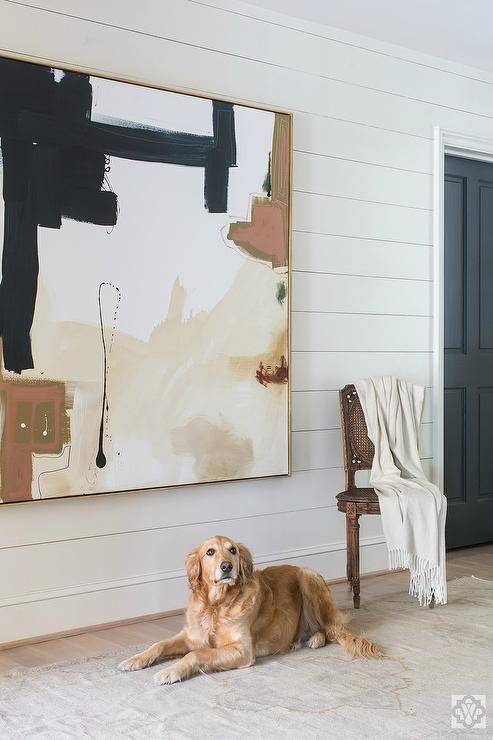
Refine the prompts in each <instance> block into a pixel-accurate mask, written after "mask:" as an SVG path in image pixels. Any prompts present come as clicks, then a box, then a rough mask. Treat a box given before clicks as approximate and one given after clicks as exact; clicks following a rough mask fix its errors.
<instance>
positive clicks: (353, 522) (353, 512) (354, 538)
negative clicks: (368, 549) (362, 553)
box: [346, 503, 360, 609]
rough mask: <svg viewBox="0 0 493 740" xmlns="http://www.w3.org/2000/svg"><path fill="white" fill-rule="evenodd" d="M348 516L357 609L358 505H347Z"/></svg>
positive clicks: (349, 547)
mask: <svg viewBox="0 0 493 740" xmlns="http://www.w3.org/2000/svg"><path fill="white" fill-rule="evenodd" d="M346 515H347V520H348V534H349V538H348V549H349V552H350V556H351V582H352V586H353V604H354V608H355V609H359V605H360V596H359V591H360V584H359V521H358V520H359V517H360V515H359V514H358V513H357V509H356V504H353V503H350V504H348V505H347V509H346Z"/></svg>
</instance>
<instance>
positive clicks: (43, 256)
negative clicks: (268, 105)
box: [0, 57, 292, 503]
mask: <svg viewBox="0 0 493 740" xmlns="http://www.w3.org/2000/svg"><path fill="white" fill-rule="evenodd" d="M0 143H1V159H0V179H1V181H2V191H3V198H2V199H1V203H0V233H1V235H2V236H1V237H0V240H1V241H0V243H1V247H2V276H1V283H0V335H1V342H2V346H1V355H2V369H1V371H2V377H1V379H0V424H1V451H0V498H1V501H2V503H11V502H19V501H29V500H40V499H50V498H55V497H66V496H80V495H85V494H95V493H111V492H120V491H132V490H142V489H151V488H162V487H166V486H182V485H189V484H196V483H205V482H212V481H224V480H239V479H245V478H257V477H264V476H274V475H287V474H289V472H290V434H289V432H290V422H289V374H290V367H289V364H290V363H289V356H290V355H289V301H290V285H289V256H290V248H289V245H290V206H291V202H290V200H291V156H292V154H291V148H292V147H291V116H290V114H287V113H284V112H279V111H277V112H276V111H272V110H264V109H261V108H257V107H253V106H249V105H244V104H238V103H235V102H228V101H225V100H216V99H211V98H208V97H205V96H196V95H190V94H186V93H183V92H179V91H173V90H167V89H161V88H156V87H149V86H146V85H141V84H136V83H133V82H127V81H124V80H114V79H109V78H106V77H103V76H94V75H93V74H91V73H89V72H88V71H87V70H79V69H65V70H62V69H56V68H53V67H50V66H47V65H45V64H39V63H36V62H35V61H32V60H29V61H27V60H20V59H12V58H7V57H0Z"/></svg>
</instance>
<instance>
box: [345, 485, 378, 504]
mask: <svg viewBox="0 0 493 740" xmlns="http://www.w3.org/2000/svg"><path fill="white" fill-rule="evenodd" d="M336 499H337V500H338V501H353V502H354V503H358V502H359V501H361V502H362V503H372V504H374V503H377V504H378V496H377V494H376V493H375V490H374V489H373V488H351V489H350V490H349V491H343V492H342V493H338V494H337V496H336Z"/></svg>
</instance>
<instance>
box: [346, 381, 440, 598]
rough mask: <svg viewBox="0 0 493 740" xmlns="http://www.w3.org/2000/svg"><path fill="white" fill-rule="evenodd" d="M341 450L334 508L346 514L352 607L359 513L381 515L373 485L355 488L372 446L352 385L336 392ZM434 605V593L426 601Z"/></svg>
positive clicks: (368, 464)
mask: <svg viewBox="0 0 493 740" xmlns="http://www.w3.org/2000/svg"><path fill="white" fill-rule="evenodd" d="M339 403H340V410H341V431H342V449H343V456H344V476H345V485H346V490H345V491H343V492H342V493H339V494H338V495H337V496H336V499H337V508H338V509H339V511H342V512H344V513H345V514H346V553H347V564H346V572H347V579H348V583H349V586H350V588H351V589H352V592H353V603H354V607H355V609H359V606H360V575H359V521H358V520H359V518H360V516H361V515H362V514H380V504H379V503H378V496H377V494H376V493H375V490H374V489H373V488H358V487H357V486H356V483H355V474H356V471H357V470H371V466H372V463H373V455H374V453H375V448H374V447H373V442H372V441H371V439H370V438H369V437H368V429H367V426H366V421H365V416H364V414H363V409H362V407H361V402H360V400H359V398H358V394H357V392H356V388H355V387H354V385H352V384H350V385H346V386H344V388H343V389H342V390H340V391H339ZM434 606H435V596H433V597H432V600H431V602H430V604H429V607H430V609H433V607H434Z"/></svg>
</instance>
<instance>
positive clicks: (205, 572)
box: [119, 536, 383, 684]
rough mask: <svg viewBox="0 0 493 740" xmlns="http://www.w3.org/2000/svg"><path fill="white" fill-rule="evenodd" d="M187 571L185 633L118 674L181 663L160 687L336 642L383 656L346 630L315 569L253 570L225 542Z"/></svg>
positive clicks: (194, 559)
mask: <svg viewBox="0 0 493 740" xmlns="http://www.w3.org/2000/svg"><path fill="white" fill-rule="evenodd" d="M186 568H187V574H188V580H189V583H190V589H191V595H190V601H189V604H188V608H187V613H186V624H185V627H184V629H183V630H182V631H181V632H179V633H178V634H177V635H176V636H175V637H172V638H171V639H170V640H163V641H162V642H156V643H155V644H154V645H151V647H150V648H148V649H147V650H144V652H142V653H138V654H137V655H134V657H133V658H129V660H124V661H123V662H122V663H120V665H119V668H120V670H122V671H137V670H139V669H140V668H147V667H148V666H151V665H153V664H154V663H158V662H161V661H163V660H167V659H169V658H176V657H180V660H178V661H177V662H176V663H175V664H174V665H172V666H171V667H169V668H165V669H164V670H163V671H160V672H159V673H157V675H156V677H155V681H156V683H158V684H172V683H175V682H176V681H181V680H183V679H184V678H190V677H191V676H194V675H196V674H197V673H201V672H209V671H226V670H229V669H230V668H245V667H247V666H251V665H253V664H254V663H255V659H256V658H258V657H262V656H265V655H273V654H278V653H285V652H287V651H289V650H293V649H297V648H299V647H301V646H302V645H307V646H308V647H310V648H319V647H323V646H324V645H326V644H327V643H329V642H332V641H335V642H338V643H339V644H340V645H342V646H343V647H344V648H345V649H346V650H347V652H348V653H350V655H353V656H357V657H365V658H380V657H383V656H382V653H381V652H380V650H379V649H378V648H377V647H376V646H375V645H373V643H371V642H370V641H369V640H366V639H365V638H364V637H358V636H357V635H353V634H352V632H350V631H349V630H348V629H346V627H345V626H344V622H343V618H342V615H341V613H340V612H339V610H338V609H337V607H336V605H335V603H334V601H333V599H332V596H331V593H330V590H329V588H328V587H327V585H326V583H325V581H324V579H323V578H322V576H321V575H319V574H318V573H315V572H314V571H312V570H307V569H306V568H298V567H296V566H294V565H278V566H272V567H270V568H265V569H264V570H254V567H253V560H252V556H251V554H250V552H249V550H248V549H247V548H246V547H245V545H242V544H241V543H239V542H235V541H234V540H232V539H231V538H230V537H220V536H217V537H212V538H211V539H209V540H206V541H205V542H204V543H203V544H202V545H200V547H198V548H197V549H196V550H194V551H193V552H191V553H190V555H188V557H187V559H186Z"/></svg>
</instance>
